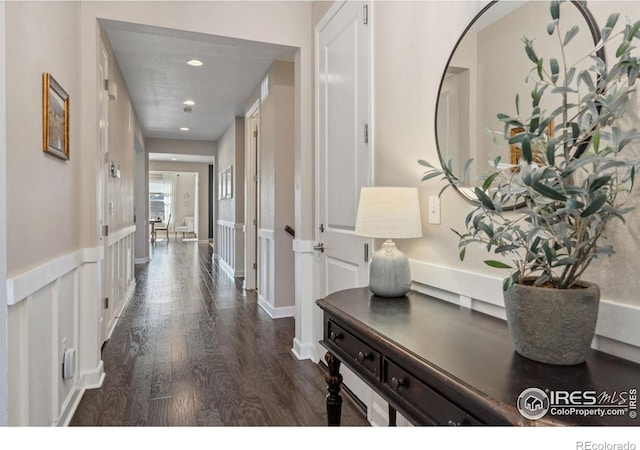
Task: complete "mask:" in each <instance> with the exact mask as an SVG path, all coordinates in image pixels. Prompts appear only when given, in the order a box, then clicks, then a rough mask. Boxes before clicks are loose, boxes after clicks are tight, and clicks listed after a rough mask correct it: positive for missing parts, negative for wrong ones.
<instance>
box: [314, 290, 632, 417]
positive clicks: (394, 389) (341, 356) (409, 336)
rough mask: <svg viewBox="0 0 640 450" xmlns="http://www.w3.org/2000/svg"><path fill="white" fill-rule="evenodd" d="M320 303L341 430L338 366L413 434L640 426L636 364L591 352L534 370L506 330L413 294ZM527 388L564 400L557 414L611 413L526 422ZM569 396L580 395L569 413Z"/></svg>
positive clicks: (345, 296) (337, 297)
mask: <svg viewBox="0 0 640 450" xmlns="http://www.w3.org/2000/svg"><path fill="white" fill-rule="evenodd" d="M316 303H317V304H318V306H319V307H320V308H321V309H322V310H323V311H324V339H323V340H322V341H321V344H322V345H323V346H324V347H325V348H326V349H327V350H328V352H327V354H326V356H325V359H326V361H327V363H328V366H329V375H327V383H328V391H329V394H328V395H327V413H328V421H329V425H339V424H340V410H341V404H342V398H341V396H340V393H339V392H340V383H341V381H342V376H341V375H340V373H339V368H340V364H341V363H343V364H345V365H346V366H348V367H349V368H350V369H351V370H353V372H354V373H355V374H356V375H358V377H360V378H361V379H362V380H364V381H365V382H366V383H367V384H368V385H369V386H371V388H373V389H374V390H375V391H376V392H377V393H378V394H380V395H381V396H382V397H383V398H384V399H385V400H386V401H387V402H388V403H389V409H390V425H394V424H395V411H396V410H397V411H400V412H401V413H402V414H403V415H404V416H405V417H406V418H407V419H408V420H410V421H411V422H412V423H414V424H416V425H529V426H535V425H612V426H618V425H640V418H638V419H636V418H635V407H636V406H635V405H636V403H635V402H636V400H635V395H636V391H637V390H640V365H638V364H635V363H633V362H630V361H627V360H624V359H620V358H617V357H614V356H611V355H608V354H606V353H602V352H599V351H595V350H592V351H591V352H590V354H589V356H588V358H587V361H586V362H585V363H582V364H579V365H576V366H553V365H548V364H542V363H537V362H534V361H531V360H528V359H526V358H523V357H522V356H520V355H518V354H517V353H516V352H515V351H514V350H513V346H512V344H511V339H510V337H509V332H508V329H507V325H506V322H505V321H503V320H500V319H498V318H494V317H491V316H488V315H486V314H483V313H479V312H476V311H472V310H470V309H467V308H463V307H460V306H457V305H455V304H452V303H448V302H445V301H443V300H439V299H436V298H433V297H429V296H427V295H423V294H419V293H415V292H411V293H409V294H408V295H407V296H406V297H402V298H395V299H385V298H378V297H375V296H373V295H372V294H371V292H370V291H369V290H368V289H367V288H357V289H349V290H345V291H340V292H336V293H334V294H331V295H329V296H327V297H326V298H324V299H320V300H318V301H317V302H316ZM529 388H539V389H541V390H542V391H545V392H547V393H549V395H551V396H558V398H559V400H558V401H556V402H555V403H554V401H555V400H552V401H550V406H552V407H553V406H554V404H555V405H556V406H555V407H556V408H559V407H562V406H566V407H571V406H573V407H574V410H575V411H577V410H580V411H583V412H588V411H587V408H588V407H589V406H590V405H589V404H590V403H591V404H592V403H593V397H594V396H600V397H597V401H598V403H602V404H604V406H605V407H604V408H603V410H606V411H607V412H605V414H606V415H604V416H602V417H600V416H597V415H591V414H587V415H579V414H578V413H576V412H573V413H572V412H571V410H567V409H564V410H560V411H561V412H564V414H560V413H559V412H558V409H556V410H555V411H556V412H555V413H553V414H552V413H551V409H550V410H549V412H547V414H546V415H545V416H544V417H542V418H540V419H538V420H529V419H526V418H525V417H524V416H523V415H522V414H521V413H520V411H519V410H518V407H517V399H518V397H519V396H520V394H521V393H522V392H523V391H524V390H526V389H529ZM576 392H577V393H576ZM566 393H574V394H573V396H574V397H573V400H575V401H573V400H571V404H568V402H569V400H567V394H566ZM603 395H604V396H603ZM552 398H553V397H552ZM576 406H577V407H576ZM614 410H615V411H614ZM589 411H593V410H592V409H591V410H589ZM615 412H619V413H620V415H609V414H614V413H615Z"/></svg>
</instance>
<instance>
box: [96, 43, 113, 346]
mask: <svg viewBox="0 0 640 450" xmlns="http://www.w3.org/2000/svg"><path fill="white" fill-rule="evenodd" d="M108 61H109V60H108V57H107V51H106V50H105V48H104V45H103V44H102V43H100V65H99V69H98V70H99V74H98V76H99V77H100V80H99V83H98V93H97V94H98V108H99V111H98V113H99V116H100V121H99V124H98V127H99V130H98V139H99V146H98V152H99V155H98V157H99V161H100V162H99V169H98V189H99V193H98V202H99V204H98V207H97V211H98V223H99V230H98V236H100V244H101V245H102V247H103V249H104V259H103V260H102V267H101V270H100V277H101V280H100V284H99V285H100V290H101V295H100V302H101V304H100V305H99V310H100V330H101V333H102V335H101V342H104V341H105V340H107V337H108V333H109V323H110V320H109V318H110V314H109V301H108V300H105V299H108V298H109V297H110V288H109V287H110V285H111V258H110V256H109V242H108V237H107V235H108V232H107V231H106V230H108V224H109V189H108V187H107V179H108V178H107V177H108V171H109V167H108V165H109V164H108V161H107V160H108V158H107V153H108V148H109V147H108V136H109V97H108V95H107V90H106V89H105V81H106V80H107V79H108V78H109V69H108Z"/></svg>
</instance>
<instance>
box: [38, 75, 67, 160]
mask: <svg viewBox="0 0 640 450" xmlns="http://www.w3.org/2000/svg"><path fill="white" fill-rule="evenodd" d="M42 149H43V151H44V152H46V153H49V154H51V155H54V156H57V157H58V158H62V159H65V160H68V159H69V94H67V93H66V92H65V90H64V89H62V86H60V85H59V84H58V82H57V81H56V80H54V78H53V77H52V76H51V74H48V73H44V74H43V77H42Z"/></svg>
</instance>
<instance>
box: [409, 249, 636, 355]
mask: <svg viewBox="0 0 640 450" xmlns="http://www.w3.org/2000/svg"><path fill="white" fill-rule="evenodd" d="M410 263H411V275H412V278H413V279H414V280H415V282H414V283H413V286H412V288H413V289H414V290H416V291H419V292H423V293H425V294H429V295H432V296H434V297H438V298H441V299H443V300H446V301H449V302H452V303H456V304H459V305H461V306H465V307H467V308H471V309H474V310H477V311H481V312H483V313H486V314H489V315H492V316H494V317H499V318H501V319H504V320H506V313H505V310H504V302H503V297H502V278H498V277H490V276H487V275H481V274H477V273H472V272H467V271H464V270H459V269H452V268H450V267H442V266H438V265H437V264H431V263H426V262H422V261H416V260H410ZM638 323H640V308H638V307H637V306H632V305H625V304H622V303H616V302H612V301H610V300H607V299H605V298H603V299H601V300H600V310H599V312H598V323H597V326H596V336H595V337H594V340H593V343H592V347H593V348H595V349H597V350H602V351H604V352H606V353H610V354H612V355H616V356H619V357H621V358H624V359H628V360H630V361H634V362H636V363H640V331H639V329H638V326H637V324H638Z"/></svg>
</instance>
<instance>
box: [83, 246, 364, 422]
mask: <svg viewBox="0 0 640 450" xmlns="http://www.w3.org/2000/svg"><path fill="white" fill-rule="evenodd" d="M150 251H151V256H152V258H153V260H152V261H151V262H150V263H148V264H144V265H136V281H137V284H136V290H135V294H134V297H133V298H132V299H131V300H130V301H129V303H128V304H127V306H126V307H125V308H124V310H123V312H122V315H121V317H120V320H119V321H118V323H117V325H116V328H115V330H114V332H113V334H112V336H111V339H110V340H109V341H107V342H106V343H105V345H104V348H103V351H102V359H103V361H104V366H105V372H106V378H105V381H104V383H103V385H102V387H101V388H100V389H92V390H88V391H86V393H85V394H84V397H83V399H82V401H81V402H80V405H79V406H78V408H77V410H76V412H75V415H74V417H73V420H72V421H71V424H70V425H71V426H324V425H326V409H325V403H324V399H325V395H326V383H325V381H324V372H323V371H322V370H321V369H320V368H319V367H317V366H316V365H315V364H313V363H312V362H311V361H308V360H306V361H298V360H297V359H296V358H295V357H294V356H293V354H292V353H291V345H292V340H293V336H294V321H293V319H292V318H286V319H277V320H272V319H271V318H270V317H269V316H268V315H267V314H266V313H265V312H264V311H263V310H262V309H261V308H260V307H258V305H257V300H256V295H255V293H253V292H248V293H247V294H246V296H245V295H243V292H242V288H241V283H240V282H238V280H233V279H232V278H230V277H229V276H228V275H226V274H225V273H224V272H222V271H221V270H219V268H218V266H217V264H216V263H215V262H213V264H212V249H211V247H210V246H209V245H208V244H198V243H195V242H189V243H180V242H170V243H169V244H168V245H167V243H166V242H159V243H158V244H156V245H155V246H153V247H152V248H151V250H150ZM343 398H344V402H343V410H342V423H343V425H346V426H368V425H369V424H368V422H367V420H366V417H365V416H363V415H362V414H361V412H360V411H359V410H358V409H357V408H355V406H354V405H353V403H352V402H351V401H349V399H347V398H346V396H345V395H343Z"/></svg>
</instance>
